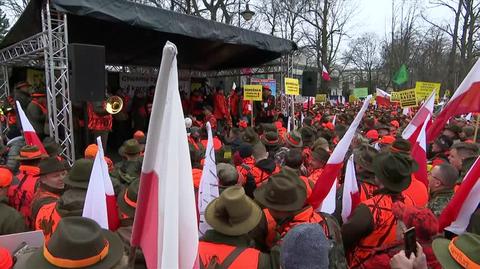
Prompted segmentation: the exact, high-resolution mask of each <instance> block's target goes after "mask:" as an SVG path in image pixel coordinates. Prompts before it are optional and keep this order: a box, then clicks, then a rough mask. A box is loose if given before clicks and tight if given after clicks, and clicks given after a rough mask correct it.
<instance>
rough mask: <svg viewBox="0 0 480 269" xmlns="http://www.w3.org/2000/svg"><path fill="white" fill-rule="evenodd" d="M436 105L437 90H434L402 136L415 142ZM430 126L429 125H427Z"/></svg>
mask: <svg viewBox="0 0 480 269" xmlns="http://www.w3.org/2000/svg"><path fill="white" fill-rule="evenodd" d="M434 105H435V91H433V92H432V93H431V94H430V96H429V97H428V98H427V100H426V101H425V103H423V105H422V106H421V107H420V108H419V109H418V111H417V114H415V116H414V117H413V119H412V120H411V121H410V122H409V123H408V125H407V127H405V130H403V133H402V138H403V139H407V140H409V141H410V143H412V145H414V144H415V142H416V141H417V138H418V135H419V134H420V130H421V128H422V125H423V124H424V123H425V120H426V119H427V117H428V116H430V118H431V117H432V115H433V106H434ZM426 128H428V126H427V127H426Z"/></svg>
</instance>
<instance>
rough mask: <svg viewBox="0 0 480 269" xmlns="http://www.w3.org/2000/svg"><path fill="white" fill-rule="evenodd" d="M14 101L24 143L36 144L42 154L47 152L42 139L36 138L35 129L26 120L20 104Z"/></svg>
mask: <svg viewBox="0 0 480 269" xmlns="http://www.w3.org/2000/svg"><path fill="white" fill-rule="evenodd" d="M16 103H17V113H18V117H19V119H20V124H21V125H22V130H23V137H24V138H25V143H26V144H27V145H30V146H37V147H38V149H39V150H40V151H41V152H42V153H43V154H47V151H46V150H45V147H44V146H43V143H42V141H40V138H38V135H37V133H36V132H35V129H33V126H32V124H31V123H30V121H29V120H28V118H27V115H25V112H24V111H23V109H22V106H21V105H20V103H19V102H18V101H16Z"/></svg>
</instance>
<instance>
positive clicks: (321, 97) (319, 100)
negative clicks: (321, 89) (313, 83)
mask: <svg viewBox="0 0 480 269" xmlns="http://www.w3.org/2000/svg"><path fill="white" fill-rule="evenodd" d="M325 102H327V95H326V94H317V95H315V103H325Z"/></svg>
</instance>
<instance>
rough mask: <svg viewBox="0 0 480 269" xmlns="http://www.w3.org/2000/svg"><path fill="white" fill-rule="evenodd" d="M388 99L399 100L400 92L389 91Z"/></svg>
mask: <svg viewBox="0 0 480 269" xmlns="http://www.w3.org/2000/svg"><path fill="white" fill-rule="evenodd" d="M390 94H391V96H390V101H391V102H399V101H400V94H399V93H398V92H391V93H390Z"/></svg>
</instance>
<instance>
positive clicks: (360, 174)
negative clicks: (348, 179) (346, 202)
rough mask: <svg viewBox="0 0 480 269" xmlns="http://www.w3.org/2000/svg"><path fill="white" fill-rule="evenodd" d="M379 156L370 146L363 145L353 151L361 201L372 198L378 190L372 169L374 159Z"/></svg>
mask: <svg viewBox="0 0 480 269" xmlns="http://www.w3.org/2000/svg"><path fill="white" fill-rule="evenodd" d="M377 154H378V152H377V150H376V149H374V148H373V147H371V146H368V145H362V146H360V147H359V148H357V149H355V150H354V151H353V157H354V162H355V174H356V177H357V181H358V190H359V192H360V201H366V200H368V199H370V198H372V197H373V196H374V194H373V193H374V192H375V191H376V190H377V189H378V186H377V184H376V182H375V173H374V171H373V167H372V162H373V159H374V158H375V156H377Z"/></svg>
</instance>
